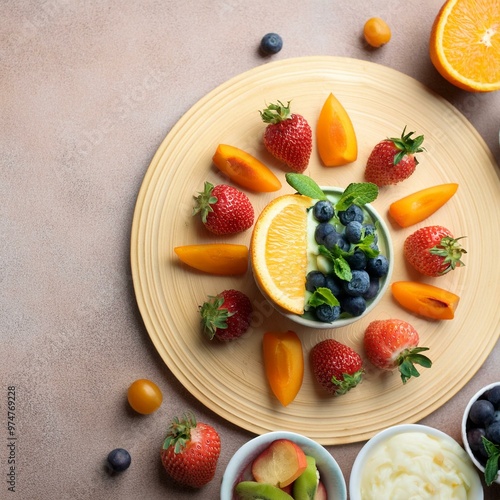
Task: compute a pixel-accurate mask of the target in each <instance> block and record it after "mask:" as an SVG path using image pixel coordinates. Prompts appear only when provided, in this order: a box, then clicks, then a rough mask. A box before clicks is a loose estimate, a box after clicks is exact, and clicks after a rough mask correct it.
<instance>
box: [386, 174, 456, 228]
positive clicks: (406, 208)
mask: <svg viewBox="0 0 500 500" xmlns="http://www.w3.org/2000/svg"><path fill="white" fill-rule="evenodd" d="M457 189H458V184H456V183H454V182H450V183H448V184H439V185H437V186H432V187H429V188H426V189H422V190H421V191H417V192H416V193H413V194H410V195H408V196H405V197H404V198H401V199H400V200H398V201H395V202H394V203H392V204H391V205H390V207H389V214H390V215H391V217H392V218H393V219H394V220H395V221H396V222H397V223H398V224H399V225H400V226H401V227H408V226H412V225H413V224H416V223H417V222H421V221H423V220H424V219H427V217H429V216H430V215H432V214H433V213H434V212H436V211H437V210H438V209H439V208H441V207H442V206H443V205H444V204H445V203H446V202H447V201H448V200H449V199H450V198H451V197H452V196H453V195H454V194H455V193H456V191H457Z"/></svg>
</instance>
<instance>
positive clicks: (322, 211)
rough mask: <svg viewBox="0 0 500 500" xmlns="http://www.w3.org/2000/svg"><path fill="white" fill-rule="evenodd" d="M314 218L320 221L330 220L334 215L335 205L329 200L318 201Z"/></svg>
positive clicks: (314, 209)
mask: <svg viewBox="0 0 500 500" xmlns="http://www.w3.org/2000/svg"><path fill="white" fill-rule="evenodd" d="M313 215H314V218H315V219H316V220H317V221H318V222H328V221H329V220H330V219H331V218H332V217H333V205H332V203H331V202H330V201H328V200H320V201H318V202H317V203H316V204H315V205H314V208H313Z"/></svg>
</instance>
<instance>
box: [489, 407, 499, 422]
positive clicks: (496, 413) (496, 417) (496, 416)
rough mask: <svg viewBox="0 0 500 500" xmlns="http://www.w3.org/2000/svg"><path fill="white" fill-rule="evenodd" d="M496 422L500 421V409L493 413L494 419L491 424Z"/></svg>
mask: <svg viewBox="0 0 500 500" xmlns="http://www.w3.org/2000/svg"><path fill="white" fill-rule="evenodd" d="M495 422H500V410H496V411H495V413H493V420H492V421H491V422H490V425H491V424H494V423H495Z"/></svg>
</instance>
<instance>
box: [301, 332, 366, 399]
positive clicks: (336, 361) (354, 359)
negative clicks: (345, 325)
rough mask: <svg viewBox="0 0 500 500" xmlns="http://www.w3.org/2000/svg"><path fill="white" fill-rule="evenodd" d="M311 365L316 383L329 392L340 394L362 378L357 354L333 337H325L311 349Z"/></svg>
mask: <svg viewBox="0 0 500 500" xmlns="http://www.w3.org/2000/svg"><path fill="white" fill-rule="evenodd" d="M311 366H312V371H313V373H314V376H315V378H316V380H317V381H318V383H319V384H320V385H321V387H323V389H325V390H326V391H327V392H329V393H330V394H333V395H334V396H341V395H342V394H345V393H346V392H348V391H349V390H351V389H352V388H353V387H356V386H357V385H358V384H359V383H360V382H361V380H362V378H363V373H364V370H363V367H362V361H361V357H360V356H359V354H358V353H357V352H356V351H354V350H353V349H351V348H350V347H349V346H346V345H344V344H341V343H340V342H337V341H336V340H334V339H326V340H323V341H321V342H319V343H318V344H316V345H315V346H314V347H313V348H312V349H311Z"/></svg>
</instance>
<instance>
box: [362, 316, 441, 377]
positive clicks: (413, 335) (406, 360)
mask: <svg viewBox="0 0 500 500" xmlns="http://www.w3.org/2000/svg"><path fill="white" fill-rule="evenodd" d="M418 342H419V336H418V333H417V331H416V330H415V328H413V326H411V325H410V324H409V323H407V322H406V321H403V320H400V319H383V320H375V321H372V322H371V323H370V324H369V325H368V327H367V328H366V330H365V335H364V340H363V344H364V348H365V353H366V356H367V357H368V359H369V360H370V362H371V363H372V364H373V365H375V366H376V367H377V368H380V369H381V370H394V369H395V368H398V369H399V371H400V373H401V379H402V381H403V384H405V383H406V381H407V380H408V379H409V378H410V377H412V376H413V377H419V376H420V373H419V372H418V370H417V369H416V368H415V364H417V365H420V366H423V367H424V368H430V367H431V366H432V361H431V360H430V359H429V358H428V357H426V356H424V355H423V354H420V353H421V352H424V351H428V350H429V348H428V347H418Z"/></svg>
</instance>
